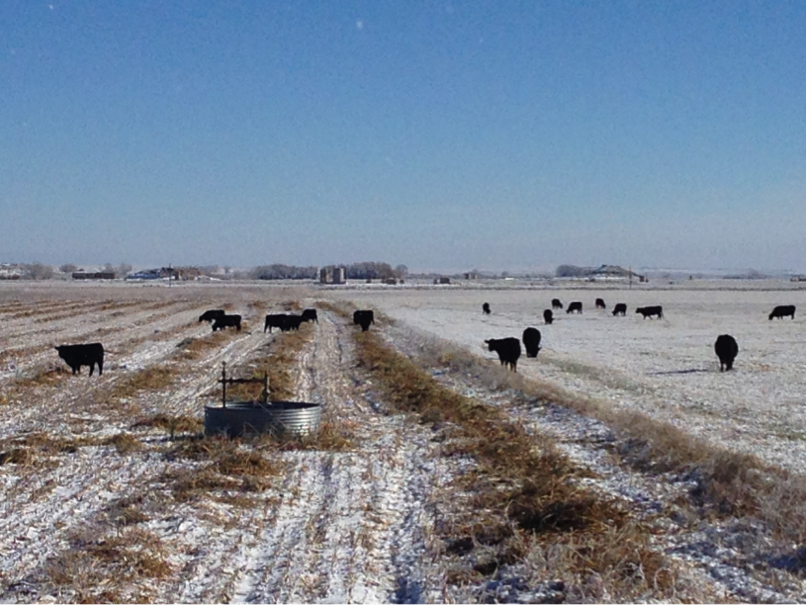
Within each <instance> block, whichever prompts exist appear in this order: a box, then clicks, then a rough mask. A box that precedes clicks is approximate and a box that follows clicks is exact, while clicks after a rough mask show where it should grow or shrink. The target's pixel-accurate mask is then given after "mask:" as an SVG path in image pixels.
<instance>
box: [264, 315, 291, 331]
mask: <svg viewBox="0 0 807 605" xmlns="http://www.w3.org/2000/svg"><path fill="white" fill-rule="evenodd" d="M285 325H286V314H285V313H270V314H269V315H267V316H266V318H265V319H264V320H263V331H264V333H265V332H266V329H267V328H269V333H270V334H271V333H272V328H280V329H281V330H282V329H283V326H285Z"/></svg>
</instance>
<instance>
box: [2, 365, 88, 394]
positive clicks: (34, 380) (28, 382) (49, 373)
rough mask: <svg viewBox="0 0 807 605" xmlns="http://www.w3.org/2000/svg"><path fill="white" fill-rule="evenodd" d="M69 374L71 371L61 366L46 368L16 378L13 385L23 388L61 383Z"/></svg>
mask: <svg viewBox="0 0 807 605" xmlns="http://www.w3.org/2000/svg"><path fill="white" fill-rule="evenodd" d="M85 371H86V369H85ZM95 374H96V372H93V375H95ZM70 375H71V371H69V370H67V369H65V368H62V367H57V368H48V369H47V370H40V371H38V372H37V373H36V374H34V375H33V376H29V377H22V378H18V379H17V380H15V381H14V386H15V387H19V388H23V389H24V388H30V387H50V386H54V385H57V384H59V383H61V382H62V381H63V380H64V379H65V378H67V377H68V376H70Z"/></svg>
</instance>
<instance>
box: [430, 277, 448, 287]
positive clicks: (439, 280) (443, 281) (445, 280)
mask: <svg viewBox="0 0 807 605" xmlns="http://www.w3.org/2000/svg"><path fill="white" fill-rule="evenodd" d="M434 283H435V285H437V284H450V283H451V278H450V277H435V278H434Z"/></svg>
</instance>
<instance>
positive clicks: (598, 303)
mask: <svg viewBox="0 0 807 605" xmlns="http://www.w3.org/2000/svg"><path fill="white" fill-rule="evenodd" d="M594 306H595V307H596V308H597V309H604V308H605V301H604V300H603V299H601V298H598V299H597V300H595V301H594Z"/></svg>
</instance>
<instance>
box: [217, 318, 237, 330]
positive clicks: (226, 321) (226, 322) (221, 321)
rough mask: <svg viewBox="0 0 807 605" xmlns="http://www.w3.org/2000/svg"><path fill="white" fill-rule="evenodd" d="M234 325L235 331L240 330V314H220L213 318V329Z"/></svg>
mask: <svg viewBox="0 0 807 605" xmlns="http://www.w3.org/2000/svg"><path fill="white" fill-rule="evenodd" d="M232 326H235V329H236V331H238V332H240V331H241V316H240V315H221V316H220V317H217V318H216V319H214V320H213V331H214V332H215V331H216V330H223V329H224V328H227V327H232Z"/></svg>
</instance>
